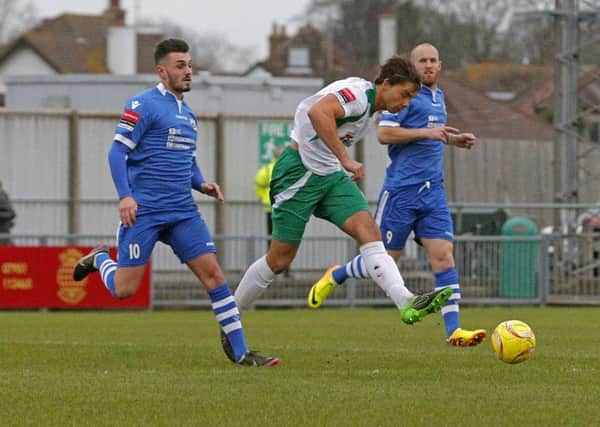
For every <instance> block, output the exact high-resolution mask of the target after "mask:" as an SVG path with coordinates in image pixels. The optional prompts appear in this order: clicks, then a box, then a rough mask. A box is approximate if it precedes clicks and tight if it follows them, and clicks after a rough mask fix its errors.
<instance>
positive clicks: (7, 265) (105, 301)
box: [0, 246, 150, 309]
mask: <svg viewBox="0 0 600 427" xmlns="http://www.w3.org/2000/svg"><path fill="white" fill-rule="evenodd" d="M91 249H92V248H91V247H82V246H51V247H39V246H27V247H26V246H0V309H3V308H4V309H6V308H9V309H22V308H71V309H89V308H92V309H94V308H147V307H149V306H150V266H148V267H147V268H146V272H145V274H144V278H143V279H142V283H141V285H140V288H139V290H138V292H137V293H136V294H135V295H134V296H133V297H131V298H127V299H124V300H119V299H117V298H114V297H113V296H112V295H111V294H110V292H108V290H107V289H106V288H105V287H104V284H103V283H102V279H100V275H99V274H90V275H89V276H88V277H86V278H85V279H83V280H81V281H79V282H76V281H74V280H73V276H72V274H73V267H74V266H75V264H76V263H77V261H78V260H79V258H81V257H82V256H83V255H85V254H87V253H88V252H89V251H90V250H91ZM114 254H115V249H114V248H112V249H111V256H112V257H113V259H114Z"/></svg>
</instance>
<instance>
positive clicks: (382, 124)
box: [379, 120, 400, 128]
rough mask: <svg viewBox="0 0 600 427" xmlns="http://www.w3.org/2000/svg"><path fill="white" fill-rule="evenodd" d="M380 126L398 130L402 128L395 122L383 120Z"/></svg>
mask: <svg viewBox="0 0 600 427" xmlns="http://www.w3.org/2000/svg"><path fill="white" fill-rule="evenodd" d="M379 126H388V127H393V128H397V127H400V123H398V122H395V121H393V120H381V121H380V122H379Z"/></svg>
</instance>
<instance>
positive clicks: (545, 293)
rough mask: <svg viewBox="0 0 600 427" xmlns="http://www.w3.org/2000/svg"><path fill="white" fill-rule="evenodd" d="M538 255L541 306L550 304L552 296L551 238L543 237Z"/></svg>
mask: <svg viewBox="0 0 600 427" xmlns="http://www.w3.org/2000/svg"><path fill="white" fill-rule="evenodd" d="M541 237H542V238H541V241H540V246H539V255H538V272H539V273H538V296H539V299H540V305H546V304H547V303H548V297H549V296H550V260H549V257H550V253H549V249H550V239H551V236H546V235H542V236H541Z"/></svg>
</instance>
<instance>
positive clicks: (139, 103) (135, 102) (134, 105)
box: [131, 99, 142, 110]
mask: <svg viewBox="0 0 600 427" xmlns="http://www.w3.org/2000/svg"><path fill="white" fill-rule="evenodd" d="M140 105H142V103H141V102H140V101H138V100H137V99H136V100H134V101H131V109H132V110H135V109H136V108H137V107H139V106H140Z"/></svg>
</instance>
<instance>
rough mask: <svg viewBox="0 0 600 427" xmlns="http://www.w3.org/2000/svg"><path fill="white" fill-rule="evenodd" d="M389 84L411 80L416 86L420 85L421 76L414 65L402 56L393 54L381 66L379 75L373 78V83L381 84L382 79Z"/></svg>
mask: <svg viewBox="0 0 600 427" xmlns="http://www.w3.org/2000/svg"><path fill="white" fill-rule="evenodd" d="M386 79H387V80H388V81H389V82H390V84H392V85H395V84H398V83H406V82H412V83H414V84H415V85H417V86H420V85H421V78H420V77H419V73H418V72H417V70H416V68H415V66H414V65H413V64H412V62H410V60H409V59H408V58H406V57H404V56H399V55H394V56H392V57H391V58H389V59H388V60H387V61H385V62H384V64H383V65H382V66H381V69H380V70H379V75H378V76H377V78H375V84H377V85H378V84H381V83H383V81H384V80H386Z"/></svg>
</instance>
